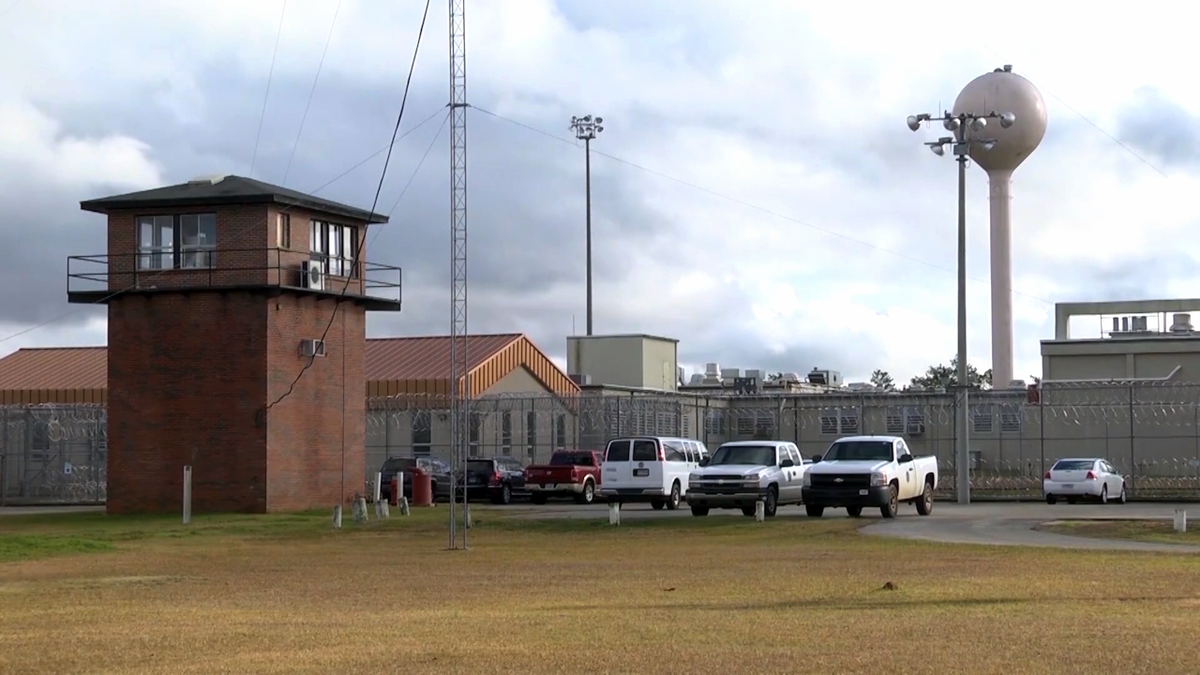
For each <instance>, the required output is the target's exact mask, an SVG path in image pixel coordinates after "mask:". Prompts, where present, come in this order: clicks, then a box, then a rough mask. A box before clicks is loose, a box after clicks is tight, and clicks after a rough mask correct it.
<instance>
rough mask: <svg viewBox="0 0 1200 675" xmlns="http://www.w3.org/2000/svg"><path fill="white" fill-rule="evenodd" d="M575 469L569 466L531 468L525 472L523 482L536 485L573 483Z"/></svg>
mask: <svg viewBox="0 0 1200 675" xmlns="http://www.w3.org/2000/svg"><path fill="white" fill-rule="evenodd" d="M574 468H575V467H571V466H531V467H529V468H528V469H526V470H525V482H526V483H534V484H537V485H549V484H552V483H568V484H570V483H573V482H575V481H574V475H573V471H574Z"/></svg>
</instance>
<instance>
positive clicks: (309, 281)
mask: <svg viewBox="0 0 1200 675" xmlns="http://www.w3.org/2000/svg"><path fill="white" fill-rule="evenodd" d="M300 287H301V288H308V289H310V290H314V291H321V290H324V289H325V274H324V273H323V272H322V271H321V263H320V262H318V261H316V260H305V261H304V262H302V263H300Z"/></svg>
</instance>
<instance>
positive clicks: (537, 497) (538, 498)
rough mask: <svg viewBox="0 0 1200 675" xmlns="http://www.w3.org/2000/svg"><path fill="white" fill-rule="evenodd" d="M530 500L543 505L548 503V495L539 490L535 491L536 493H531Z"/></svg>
mask: <svg viewBox="0 0 1200 675" xmlns="http://www.w3.org/2000/svg"><path fill="white" fill-rule="evenodd" d="M529 501H531V502H533V503H534V504H537V505H538V506H541V505H542V504H545V503H546V495H543V494H538V493H537V492H535V493H533V494H531V495H529Z"/></svg>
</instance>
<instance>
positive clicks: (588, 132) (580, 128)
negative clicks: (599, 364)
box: [571, 115, 604, 336]
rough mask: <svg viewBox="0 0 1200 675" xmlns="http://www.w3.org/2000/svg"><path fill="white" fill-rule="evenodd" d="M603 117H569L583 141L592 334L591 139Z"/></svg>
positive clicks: (600, 128) (588, 320) (602, 121)
mask: <svg viewBox="0 0 1200 675" xmlns="http://www.w3.org/2000/svg"><path fill="white" fill-rule="evenodd" d="M603 123H604V118H603V117H595V118H593V117H592V116H591V115H584V116H583V117H572V118H571V130H572V131H574V132H575V138H577V139H579V140H581V141H583V155H584V163H585V164H584V165H585V167H586V168H585V169H584V171H585V174H586V179H585V180H586V181H587V334H588V335H589V336H590V335H591V334H592V141H593V140H595V138H596V136H597V135H599V134H600V132H601V131H604V127H602V126H600V125H601V124H603Z"/></svg>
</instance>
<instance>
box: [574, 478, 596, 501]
mask: <svg viewBox="0 0 1200 675" xmlns="http://www.w3.org/2000/svg"><path fill="white" fill-rule="evenodd" d="M595 499H596V484H595V483H593V482H592V481H590V480H585V481H584V482H583V489H582V490H580V491H579V492H578V493H576V495H575V501H576V502H578V503H580V504H591V503H592V501H593V500H595Z"/></svg>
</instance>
